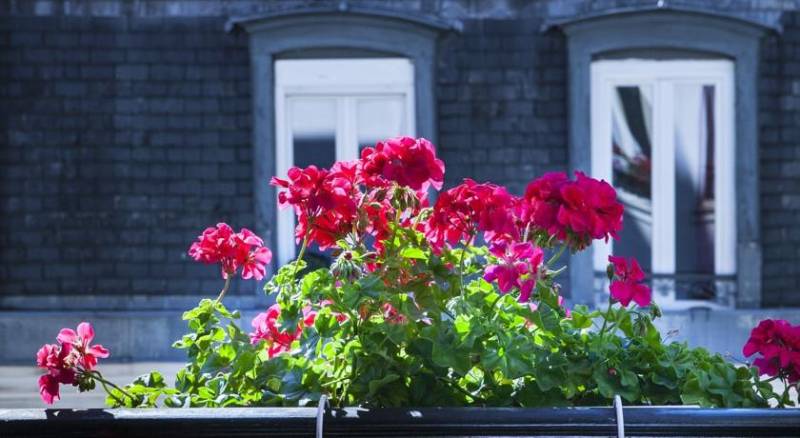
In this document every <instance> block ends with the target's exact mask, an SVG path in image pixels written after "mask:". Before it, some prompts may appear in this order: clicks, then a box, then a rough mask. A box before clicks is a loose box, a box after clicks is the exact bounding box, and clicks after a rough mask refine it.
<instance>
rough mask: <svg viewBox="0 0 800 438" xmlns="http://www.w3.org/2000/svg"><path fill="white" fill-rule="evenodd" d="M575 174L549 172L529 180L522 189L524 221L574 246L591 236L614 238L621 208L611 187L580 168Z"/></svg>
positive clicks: (618, 229)
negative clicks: (523, 192) (573, 175)
mask: <svg viewBox="0 0 800 438" xmlns="http://www.w3.org/2000/svg"><path fill="white" fill-rule="evenodd" d="M575 177H576V179H575V180H570V179H569V178H568V177H567V174H565V173H563V172H551V173H547V174H545V175H544V176H542V177H541V178H539V179H537V180H535V181H533V182H531V183H530V184H529V185H528V187H527V189H526V190H525V203H524V204H523V216H524V218H523V219H524V220H525V222H526V223H529V224H530V225H531V226H532V228H533V230H534V231H538V232H543V233H546V234H547V235H552V236H556V237H557V238H558V239H559V240H561V241H565V242H568V243H569V244H570V245H571V246H572V247H573V248H575V249H583V248H585V247H586V246H588V245H589V244H590V243H591V241H592V239H605V240H606V241H608V238H609V237H614V238H616V237H617V233H619V231H620V230H622V213H623V210H624V208H623V207H622V204H621V203H620V202H619V201H617V193H616V191H615V190H614V188H613V187H611V185H610V184H608V183H607V182H605V181H602V180H596V179H593V178H589V177H587V176H586V175H585V174H583V173H582V172H575Z"/></svg>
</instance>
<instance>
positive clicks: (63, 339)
mask: <svg viewBox="0 0 800 438" xmlns="http://www.w3.org/2000/svg"><path fill="white" fill-rule="evenodd" d="M56 340H57V341H58V344H45V345H43V346H42V348H40V349H39V351H38V352H37V353H36V365H37V366H38V367H39V368H43V369H45V370H47V373H46V374H43V375H41V376H40V377H39V395H40V396H41V398H42V401H44V402H45V403H47V404H48V405H51V404H53V402H55V401H56V400H60V399H61V395H60V392H59V387H60V385H74V386H78V384H79V383H80V382H81V381H82V380H85V379H87V378H88V379H91V376H90V375H87V373H89V372H91V371H94V369H95V367H96V366H97V360H98V358H106V357H108V356H109V352H108V350H106V349H105V348H103V346H102V345H99V344H98V345H91V344H92V341H93V340H94V328H92V325H91V324H89V323H88V322H82V323H80V324H78V330H77V331H75V330H72V329H69V328H63V329H61V331H60V332H59V334H58V336H57V337H56Z"/></svg>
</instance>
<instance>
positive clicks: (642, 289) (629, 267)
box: [608, 256, 651, 307]
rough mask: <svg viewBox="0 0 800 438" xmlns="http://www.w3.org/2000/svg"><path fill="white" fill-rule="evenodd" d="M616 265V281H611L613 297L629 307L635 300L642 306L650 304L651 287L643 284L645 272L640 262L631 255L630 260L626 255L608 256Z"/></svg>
mask: <svg viewBox="0 0 800 438" xmlns="http://www.w3.org/2000/svg"><path fill="white" fill-rule="evenodd" d="M608 261H609V262H611V263H612V264H613V265H614V276H615V279H614V281H612V282H611V287H610V290H611V297H612V298H614V299H615V300H617V301H619V302H620V304H622V305H623V306H625V307H627V306H628V304H629V303H630V302H631V300H633V301H634V302H635V303H636V304H638V305H639V306H641V307H645V306H648V305H650V299H651V297H650V288H649V287H648V286H647V285H645V284H642V283H641V282H642V281H644V272H643V271H642V268H641V267H640V266H639V262H637V261H636V259H635V258H633V257H631V258H630V262H628V260H627V259H625V258H624V257H615V256H608Z"/></svg>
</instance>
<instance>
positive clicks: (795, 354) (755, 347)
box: [742, 319, 800, 384]
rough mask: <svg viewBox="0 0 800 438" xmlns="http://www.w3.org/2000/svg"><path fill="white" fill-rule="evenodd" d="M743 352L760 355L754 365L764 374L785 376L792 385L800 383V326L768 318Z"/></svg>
mask: <svg viewBox="0 0 800 438" xmlns="http://www.w3.org/2000/svg"><path fill="white" fill-rule="evenodd" d="M742 353H743V354H744V355H745V356H746V357H750V356H753V355H755V354H759V355H760V357H757V358H756V359H755V360H754V361H753V365H755V366H756V367H757V368H758V370H759V372H760V373H761V374H762V375H768V376H773V377H774V376H783V377H785V378H786V380H787V381H788V382H789V384H794V383H797V382H798V381H800V325H798V326H794V325H792V324H790V323H789V322H788V321H785V320H782V319H778V320H773V319H765V320H763V321H761V322H760V323H759V324H758V326H756V328H754V329H753V331H752V332H751V333H750V338H749V339H748V340H747V343H745V345H744V348H743V349H742Z"/></svg>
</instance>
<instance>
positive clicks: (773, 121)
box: [759, 12, 800, 306]
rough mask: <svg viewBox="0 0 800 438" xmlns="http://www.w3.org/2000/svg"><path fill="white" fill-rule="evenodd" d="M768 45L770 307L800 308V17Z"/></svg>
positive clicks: (764, 159)
mask: <svg viewBox="0 0 800 438" xmlns="http://www.w3.org/2000/svg"><path fill="white" fill-rule="evenodd" d="M782 24H783V26H784V32H783V34H782V35H780V36H772V37H771V38H769V39H767V40H766V41H765V42H764V45H763V49H762V50H763V56H762V65H761V84H760V89H759V91H760V92H759V98H760V102H759V104H760V112H759V117H760V123H761V133H760V135H761V176H760V177H761V193H762V195H761V224H762V231H763V248H764V262H763V264H764V270H763V297H764V300H763V301H764V305H765V306H800V12H791V13H786V14H784V15H783V19H782Z"/></svg>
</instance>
